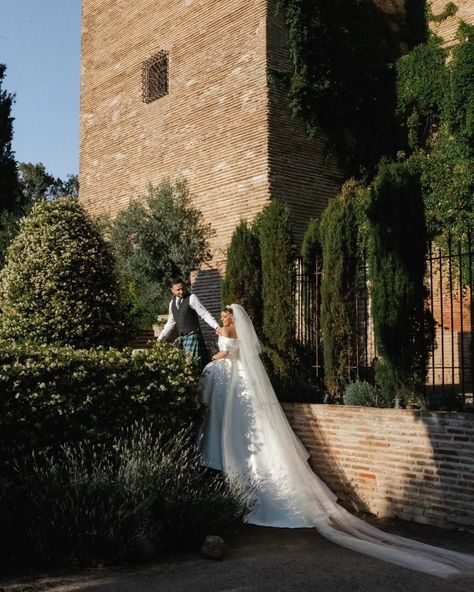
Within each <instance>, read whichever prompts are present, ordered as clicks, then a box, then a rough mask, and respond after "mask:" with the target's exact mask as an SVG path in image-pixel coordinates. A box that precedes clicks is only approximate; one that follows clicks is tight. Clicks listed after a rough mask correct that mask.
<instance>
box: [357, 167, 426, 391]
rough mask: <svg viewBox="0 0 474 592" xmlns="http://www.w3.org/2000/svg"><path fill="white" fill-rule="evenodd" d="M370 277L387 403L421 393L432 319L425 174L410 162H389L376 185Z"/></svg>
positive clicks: (379, 377) (371, 218) (381, 380)
mask: <svg viewBox="0 0 474 592" xmlns="http://www.w3.org/2000/svg"><path fill="white" fill-rule="evenodd" d="M368 216H369V222H370V228H369V230H370V239H371V254H370V281H371V285H372V316H373V320H374V328H375V337H376V342H377V348H378V352H379V355H380V359H379V361H378V363H377V365H376V369H375V371H376V381H377V383H378V384H379V386H380V388H381V391H382V394H383V396H384V397H385V399H386V401H387V403H392V402H393V401H394V400H395V399H396V398H399V399H401V400H402V401H405V402H406V401H408V400H409V399H411V398H413V396H414V395H415V396H419V397H420V396H421V395H422V392H423V385H424V383H425V379H426V372H427V363H428V354H429V344H430V338H432V323H430V321H429V318H430V317H429V316H428V314H427V312H426V310H425V296H426V289H425V286H424V282H423V280H424V272H425V256H426V244H427V243H426V225H425V215H424V208H423V199H422V194H421V187H420V182H419V178H418V177H417V176H416V175H415V174H413V172H412V171H411V170H410V168H409V165H407V163H406V162H393V163H386V162H383V163H382V164H381V166H380V170H379V173H378V176H377V177H376V179H375V181H374V183H373V186H372V201H371V204H370V207H369V211H368Z"/></svg>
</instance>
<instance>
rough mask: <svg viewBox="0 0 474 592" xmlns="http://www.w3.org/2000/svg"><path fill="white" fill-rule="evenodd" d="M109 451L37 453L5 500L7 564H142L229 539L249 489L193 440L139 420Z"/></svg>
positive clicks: (0, 550) (0, 537) (0, 521)
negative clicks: (204, 457)
mask: <svg viewBox="0 0 474 592" xmlns="http://www.w3.org/2000/svg"><path fill="white" fill-rule="evenodd" d="M106 452H107V453H106V454H104V450H103V449H97V448H96V447H87V446H84V445H80V446H65V447H62V448H61V449H60V450H59V451H58V453H57V454H56V455H55V456H51V455H50V454H49V453H40V454H38V455H35V456H33V457H30V458H29V459H28V460H29V462H28V463H27V465H26V466H27V470H25V469H23V468H20V469H19V470H17V471H16V473H15V474H14V475H12V476H10V478H9V479H8V480H5V481H4V483H5V485H6V486H5V488H4V495H2V496H0V564H3V565H7V566H8V567H11V566H12V564H13V565H15V564H17V565H18V564H23V565H24V564H30V565H31V564H37V565H38V564H39V565H42V566H44V565H47V564H50V565H51V564H53V565H63V566H68V565H91V564H92V565H98V564H99V565H101V564H104V563H120V562H124V561H134V560H135V561H136V560H141V559H147V558H150V557H152V556H153V555H154V554H155V553H156V552H159V551H167V550H170V549H172V548H174V547H177V546H178V547H179V548H180V549H182V548H183V547H184V548H195V547H196V546H199V545H200V544H202V541H203V539H204V536H205V535H206V534H209V532H212V533H216V534H224V532H226V531H227V530H229V529H230V528H232V529H234V528H235V526H237V525H238V524H239V523H240V522H241V520H242V517H243V515H244V514H245V513H247V511H248V509H249V503H248V501H249V497H248V494H249V493H250V492H246V491H244V490H242V489H241V488H240V487H239V486H237V485H231V484H229V483H227V482H226V481H225V480H224V479H223V477H222V476H221V475H216V474H214V473H211V472H209V471H208V470H206V469H205V468H204V467H202V466H201V463H200V457H199V454H198V453H197V451H196V449H195V447H194V446H193V445H192V435H191V441H190V433H189V432H188V431H187V430H185V431H180V432H178V433H177V434H175V435H174V436H173V437H172V438H171V439H169V438H164V437H162V436H161V435H159V434H158V436H156V437H155V436H154V434H153V433H152V431H151V430H150V429H149V428H145V427H144V426H143V425H140V424H136V425H133V426H132V427H131V429H130V430H127V431H125V433H121V434H119V435H118V437H116V438H115V439H114V440H113V441H112V442H111V445H110V447H109V448H108V449H107V451H106Z"/></svg>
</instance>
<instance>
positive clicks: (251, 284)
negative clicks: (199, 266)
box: [222, 221, 263, 332]
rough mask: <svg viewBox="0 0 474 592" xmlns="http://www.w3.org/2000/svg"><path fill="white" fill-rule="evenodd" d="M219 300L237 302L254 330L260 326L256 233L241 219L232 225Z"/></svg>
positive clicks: (260, 279) (260, 287) (259, 287)
mask: <svg viewBox="0 0 474 592" xmlns="http://www.w3.org/2000/svg"><path fill="white" fill-rule="evenodd" d="M222 301H223V302H224V303H225V304H230V303H231V302H237V303H239V304H241V305H242V306H243V307H244V308H245V310H246V311H247V312H248V314H249V316H250V317H251V319H252V321H253V324H254V325H255V328H256V330H257V332H260V330H261V325H262V314H263V311H262V263H261V256H260V242H259V239H258V235H257V234H256V232H254V230H253V229H252V227H251V226H250V225H249V224H248V223H247V222H245V221H241V222H240V224H238V226H237V227H236V228H235V230H234V232H233V234H232V239H231V242H230V246H229V249H228V251H227V267H226V272H225V276H224V280H223V282H222Z"/></svg>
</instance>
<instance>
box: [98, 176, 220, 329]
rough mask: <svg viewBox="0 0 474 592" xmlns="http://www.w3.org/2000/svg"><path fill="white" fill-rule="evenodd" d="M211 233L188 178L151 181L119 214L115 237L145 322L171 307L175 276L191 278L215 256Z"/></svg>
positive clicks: (113, 231)
mask: <svg viewBox="0 0 474 592" xmlns="http://www.w3.org/2000/svg"><path fill="white" fill-rule="evenodd" d="M212 234H213V231H212V229H211V225H210V224H206V223H205V222H204V219H203V216H202V214H201V212H200V211H199V210H198V209H197V208H195V207H193V206H192V204H191V198H190V195H189V190H188V186H187V183H186V182H185V181H183V180H181V181H176V182H175V183H172V182H171V181H168V180H165V181H163V182H162V183H160V184H159V185H157V186H151V185H150V186H149V188H148V192H147V194H146V195H145V196H143V197H142V198H141V199H140V200H132V201H131V202H130V204H129V206H128V208H126V209H125V210H122V211H121V212H120V213H119V214H118V215H117V217H116V218H115V220H114V221H113V223H112V225H111V229H110V235H111V242H112V245H113V248H114V251H115V253H116V256H117V260H118V263H119V267H120V270H121V274H122V276H123V278H124V283H125V284H126V286H127V289H128V292H129V293H130V296H131V298H132V302H133V306H134V314H135V316H136V317H137V318H138V322H139V324H140V326H142V327H146V326H149V325H150V324H151V323H152V322H153V321H154V320H155V318H156V314H158V313H164V312H166V311H167V307H168V302H169V290H168V283H169V280H170V279H172V278H176V277H182V278H183V279H187V278H188V277H189V274H190V273H191V272H192V271H195V270H197V269H199V267H200V266H201V265H202V264H203V263H206V262H207V261H209V260H210V259H211V252H210V249H209V238H210V237H211V236H212Z"/></svg>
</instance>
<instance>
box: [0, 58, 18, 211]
mask: <svg viewBox="0 0 474 592" xmlns="http://www.w3.org/2000/svg"><path fill="white" fill-rule="evenodd" d="M5 71H6V66H5V65H4V64H0V212H1V211H4V210H6V211H8V212H16V211H17V209H18V207H19V205H20V195H19V187H18V171H17V167H16V162H15V157H14V152H13V149H12V139H13V117H12V116H11V110H12V105H13V102H14V100H15V96H14V95H13V94H11V93H9V92H7V91H6V90H5V89H2V82H3V79H4V78H5Z"/></svg>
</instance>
